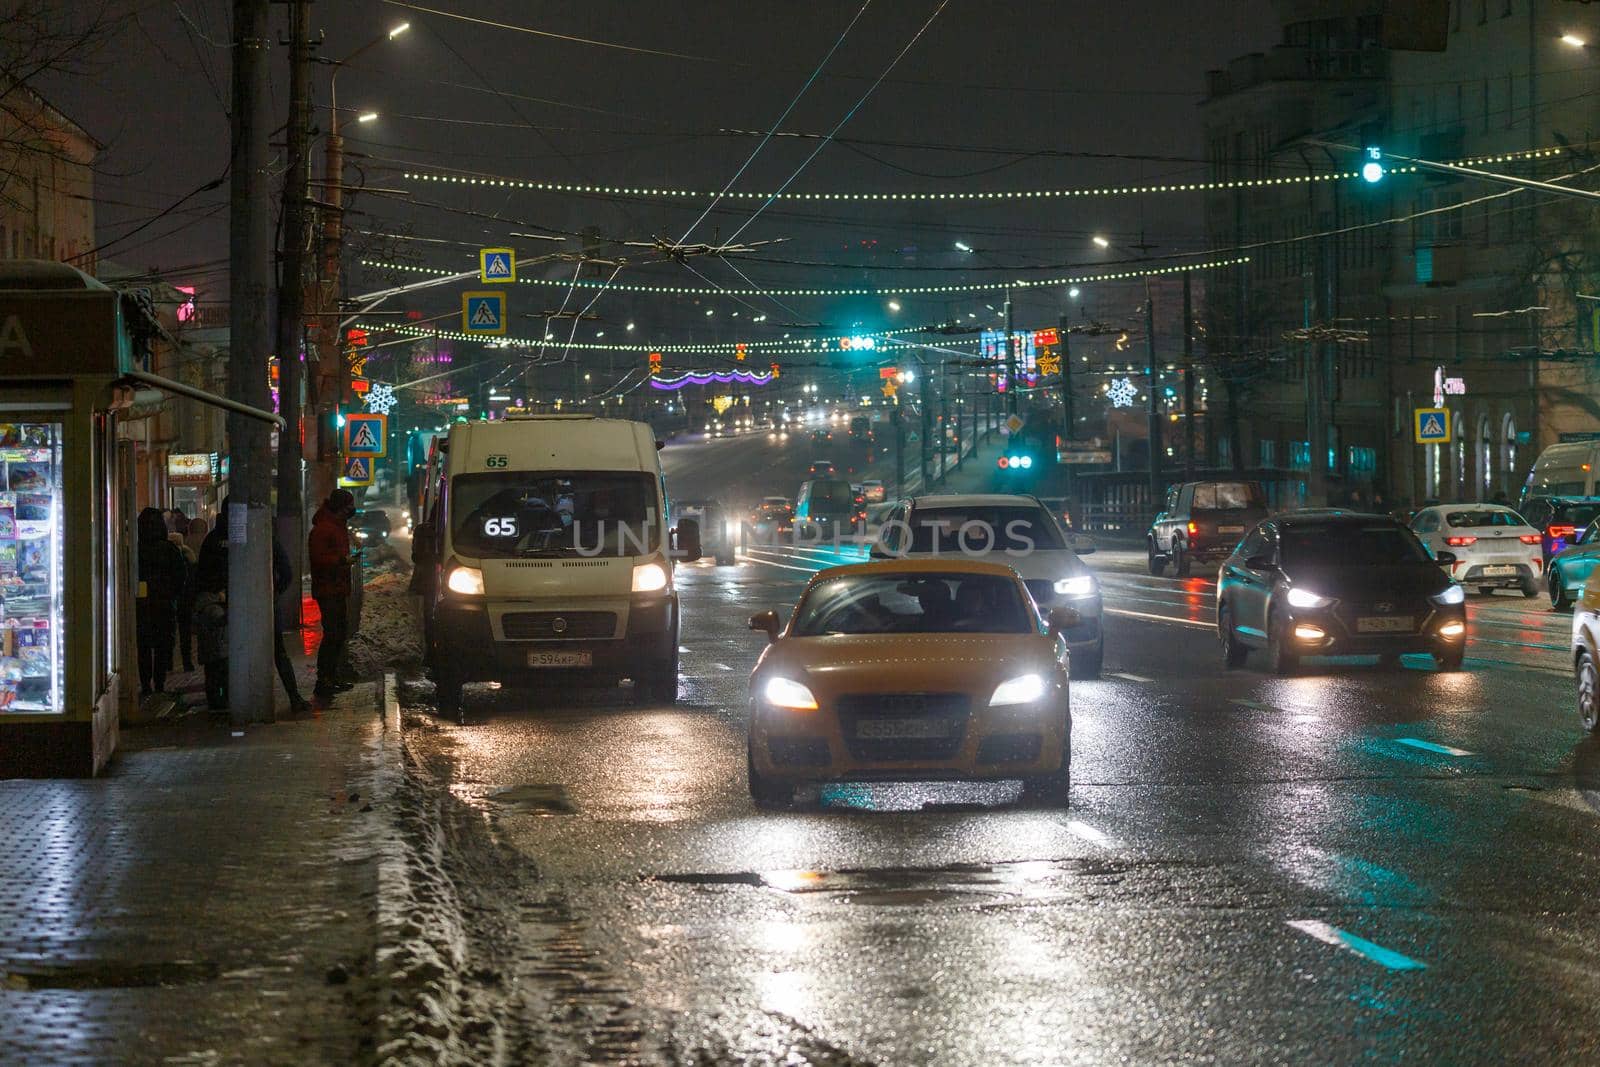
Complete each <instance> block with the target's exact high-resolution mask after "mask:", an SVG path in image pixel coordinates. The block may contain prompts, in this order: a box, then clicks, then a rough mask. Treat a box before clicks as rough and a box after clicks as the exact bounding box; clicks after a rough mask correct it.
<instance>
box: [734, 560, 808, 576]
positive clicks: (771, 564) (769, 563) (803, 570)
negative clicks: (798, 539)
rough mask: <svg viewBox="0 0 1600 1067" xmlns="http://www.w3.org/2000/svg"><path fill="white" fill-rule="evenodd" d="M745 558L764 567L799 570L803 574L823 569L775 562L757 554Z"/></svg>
mask: <svg viewBox="0 0 1600 1067" xmlns="http://www.w3.org/2000/svg"><path fill="white" fill-rule="evenodd" d="M745 559H747V560H749V561H750V562H751V563H759V564H760V565H761V566H763V567H778V568H781V569H782V570H786V571H799V572H800V573H801V574H816V573H817V572H818V571H820V570H822V569H823V568H821V567H795V566H791V565H790V564H788V563H775V562H773V561H772V560H770V559H760V558H758V557H756V556H746V557H745Z"/></svg>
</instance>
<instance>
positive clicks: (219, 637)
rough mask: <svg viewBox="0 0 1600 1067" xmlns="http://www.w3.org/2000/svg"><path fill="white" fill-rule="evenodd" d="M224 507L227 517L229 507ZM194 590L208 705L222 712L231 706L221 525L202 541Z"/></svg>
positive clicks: (225, 562) (225, 555)
mask: <svg viewBox="0 0 1600 1067" xmlns="http://www.w3.org/2000/svg"><path fill="white" fill-rule="evenodd" d="M223 507H224V514H226V507H227V505H226V504H224V505H223ZM193 531H194V527H193V526H191V527H190V532H191V533H193ZM194 589H195V594H194V629H195V644H196V646H197V649H196V650H197V651H198V652H199V653H200V665H201V666H202V667H203V668H204V669H205V673H206V706H207V707H209V708H211V709H212V710H213V711H220V710H221V709H223V708H225V707H227V706H228V536H227V530H226V528H225V527H224V526H223V524H222V523H220V522H219V523H217V525H216V528H215V529H213V530H212V531H211V532H210V533H208V534H206V536H205V540H204V541H203V542H201V545H200V561H199V562H198V563H197V564H195V575H194Z"/></svg>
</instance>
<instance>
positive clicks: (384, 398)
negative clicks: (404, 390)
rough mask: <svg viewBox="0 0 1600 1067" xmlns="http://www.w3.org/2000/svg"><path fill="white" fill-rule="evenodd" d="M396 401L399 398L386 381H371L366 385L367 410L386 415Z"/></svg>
mask: <svg viewBox="0 0 1600 1067" xmlns="http://www.w3.org/2000/svg"><path fill="white" fill-rule="evenodd" d="M398 403H400V398H399V397H397V396H395V395H394V386H392V385H390V384H389V383H388V382H373V383H372V384H371V385H370V386H368V387H367V410H368V411H370V412H372V413H373V414H374V415H387V414H389V412H390V411H392V410H393V409H394V406H395V405H396V404H398Z"/></svg>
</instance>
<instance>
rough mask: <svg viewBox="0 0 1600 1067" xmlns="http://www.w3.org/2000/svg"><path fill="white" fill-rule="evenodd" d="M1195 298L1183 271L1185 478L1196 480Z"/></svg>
mask: <svg viewBox="0 0 1600 1067" xmlns="http://www.w3.org/2000/svg"><path fill="white" fill-rule="evenodd" d="M1194 439H1195V433H1194V299H1193V297H1192V295H1191V294H1190V280H1189V272H1188V271H1184V272H1183V480H1184V481H1186V482H1189V481H1193V480H1194Z"/></svg>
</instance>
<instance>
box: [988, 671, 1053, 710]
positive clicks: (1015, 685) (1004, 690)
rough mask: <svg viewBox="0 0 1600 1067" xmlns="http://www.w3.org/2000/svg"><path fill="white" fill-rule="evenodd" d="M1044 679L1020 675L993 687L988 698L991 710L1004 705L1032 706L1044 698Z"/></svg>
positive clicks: (1034, 675)
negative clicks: (992, 691)
mask: <svg viewBox="0 0 1600 1067" xmlns="http://www.w3.org/2000/svg"><path fill="white" fill-rule="evenodd" d="M1044 690H1045V685H1044V679H1043V678H1041V677H1039V676H1038V675H1037V674H1022V675H1018V676H1017V677H1015V678H1012V679H1009V680H1007V681H1004V682H1001V683H1000V684H999V685H997V686H995V689H994V696H992V697H990V698H989V706H990V707H991V708H997V707H1001V706H1003V705H1006V704H1032V703H1033V702H1034V701H1036V700H1039V699H1041V698H1042V697H1043V696H1044Z"/></svg>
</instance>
